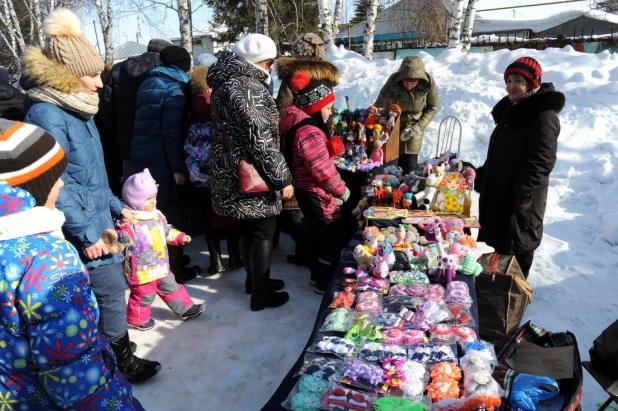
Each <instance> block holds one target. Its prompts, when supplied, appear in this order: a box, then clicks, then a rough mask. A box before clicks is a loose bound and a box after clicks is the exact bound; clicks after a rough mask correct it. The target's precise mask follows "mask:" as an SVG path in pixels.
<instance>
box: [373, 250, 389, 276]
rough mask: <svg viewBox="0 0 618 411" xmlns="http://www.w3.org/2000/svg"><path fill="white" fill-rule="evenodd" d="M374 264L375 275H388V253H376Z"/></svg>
mask: <svg viewBox="0 0 618 411" xmlns="http://www.w3.org/2000/svg"><path fill="white" fill-rule="evenodd" d="M393 257H394V256H393ZM373 266H374V271H373V276H374V277H376V278H386V277H388V274H389V271H388V262H387V256H386V255H378V254H376V256H375V259H374V263H373Z"/></svg>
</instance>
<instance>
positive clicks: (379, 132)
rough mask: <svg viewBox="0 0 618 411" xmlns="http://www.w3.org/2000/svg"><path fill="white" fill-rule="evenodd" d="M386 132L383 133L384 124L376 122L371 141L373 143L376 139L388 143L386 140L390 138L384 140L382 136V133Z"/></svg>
mask: <svg viewBox="0 0 618 411" xmlns="http://www.w3.org/2000/svg"><path fill="white" fill-rule="evenodd" d="M382 134H384V133H382V126H381V125H379V124H375V125H374V126H373V134H372V135H371V142H372V143H373V142H374V141H376V140H382V142H383V143H384V144H386V141H388V139H386V141H384V140H383V139H382V137H381V135H382ZM387 135H388V134H387Z"/></svg>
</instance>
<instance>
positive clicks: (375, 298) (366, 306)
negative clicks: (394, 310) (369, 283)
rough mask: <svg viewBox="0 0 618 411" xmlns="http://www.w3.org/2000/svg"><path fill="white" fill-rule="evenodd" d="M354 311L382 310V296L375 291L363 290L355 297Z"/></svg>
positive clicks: (373, 311)
mask: <svg viewBox="0 0 618 411" xmlns="http://www.w3.org/2000/svg"><path fill="white" fill-rule="evenodd" d="M356 311H360V312H365V313H379V312H382V296H381V295H379V294H378V293H376V292H375V291H365V292H362V293H359V294H358V296H357V297H356Z"/></svg>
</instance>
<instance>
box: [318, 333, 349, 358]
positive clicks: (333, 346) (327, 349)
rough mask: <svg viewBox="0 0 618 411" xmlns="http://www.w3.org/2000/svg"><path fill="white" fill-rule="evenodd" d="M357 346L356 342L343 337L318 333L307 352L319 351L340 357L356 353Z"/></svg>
mask: <svg viewBox="0 0 618 411" xmlns="http://www.w3.org/2000/svg"><path fill="white" fill-rule="evenodd" d="M355 350H356V347H355V346H354V342H352V341H350V340H346V339H345V338H341V337H333V336H330V335H323V334H318V336H317V337H316V338H315V340H314V341H313V344H311V346H310V347H309V348H308V349H307V352H317V353H321V354H335V355H336V356H338V357H341V358H345V357H347V356H351V355H354V353H355Z"/></svg>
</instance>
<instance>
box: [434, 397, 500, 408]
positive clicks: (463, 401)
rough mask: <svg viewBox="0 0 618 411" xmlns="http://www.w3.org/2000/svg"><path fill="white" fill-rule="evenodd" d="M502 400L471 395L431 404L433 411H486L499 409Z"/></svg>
mask: <svg viewBox="0 0 618 411" xmlns="http://www.w3.org/2000/svg"><path fill="white" fill-rule="evenodd" d="M501 404H502V400H501V399H500V397H499V396H497V395H494V394H473V395H471V396H470V397H461V398H446V399H444V400H442V401H439V402H436V403H434V404H433V408H432V410H433V411H459V410H466V411H467V410H486V411H494V410H497V409H499V407H500V405H501Z"/></svg>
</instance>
